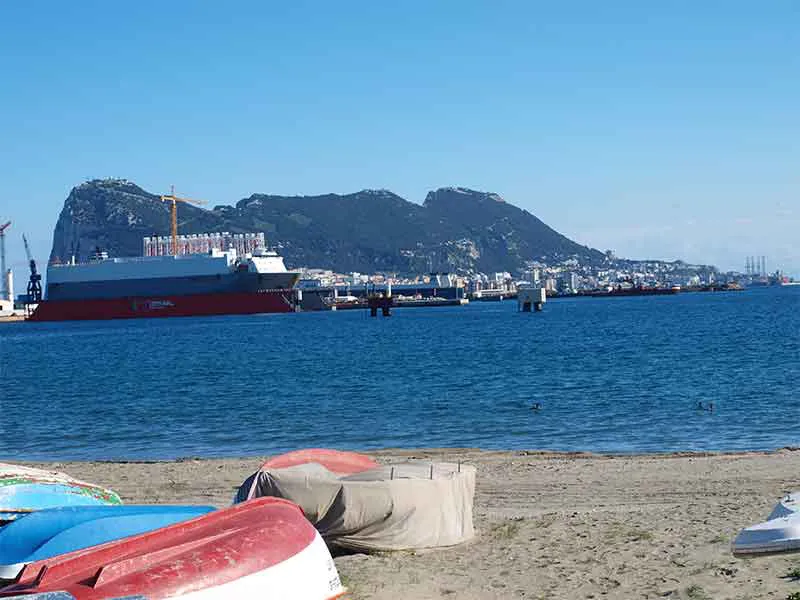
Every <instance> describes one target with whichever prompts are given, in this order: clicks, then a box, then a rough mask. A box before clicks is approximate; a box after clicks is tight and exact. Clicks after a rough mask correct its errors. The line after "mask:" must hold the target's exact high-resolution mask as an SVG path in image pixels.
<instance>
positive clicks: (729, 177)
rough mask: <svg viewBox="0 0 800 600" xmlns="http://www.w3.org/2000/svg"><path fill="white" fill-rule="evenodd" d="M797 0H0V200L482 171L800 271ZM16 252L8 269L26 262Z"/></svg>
mask: <svg viewBox="0 0 800 600" xmlns="http://www.w3.org/2000/svg"><path fill="white" fill-rule="evenodd" d="M799 32H800V2H797V0H771V1H770V2H756V1H755V0H751V1H749V2H741V1H736V0H725V1H712V0H704V1H700V2H698V1H697V0H691V1H662V2H643V1H641V0H636V1H631V2H621V1H620V2H614V1H609V2H600V1H596V0H590V1H588V0H587V1H586V2H571V1H565V2H539V1H533V0H528V1H519V2H510V1H503V0H492V1H489V0H485V1H481V2H473V1H469V0H453V1H445V0H442V1H436V0H403V1H399V2H391V1H385V2H384V1H380V0H365V1H356V0H352V1H351V0H341V1H336V2H333V1H328V0H319V1H317V2H308V1H302V0H292V1H290V2H278V1H254V2H234V1H230V2H220V1H214V2H201V1H192V2H189V1H185V2H184V1H179V0H170V1H164V0H158V1H154V0H152V1H151V0H135V1H134V0H130V1H128V2H109V1H96V2H94V1H88V0H86V1H84V0H75V1H73V2H64V1H61V0H59V1H50V2H46V1H40V0H30V1H25V2H12V1H7V2H0V174H1V175H2V182H1V183H0V185H1V186H2V188H1V189H2V197H1V198H0V221H5V220H9V219H10V220H13V221H14V226H13V230H12V232H13V233H12V232H10V233H9V238H8V241H9V253H10V254H11V258H12V259H13V260H12V262H13V263H14V264H15V266H22V267H23V268H24V254H23V250H22V247H21V242H20V237H19V236H20V234H21V232H22V231H25V232H26V233H27V234H29V237H30V238H31V240H32V242H33V247H34V252H35V253H36V255H37V256H38V258H39V260H40V261H42V262H45V260H46V258H47V255H48V254H49V250H50V244H51V240H52V230H53V226H54V224H55V222H56V219H57V217H58V214H59V211H60V210H61V207H62V205H63V202H64V199H65V198H66V196H67V194H68V193H69V190H70V189H71V188H72V187H73V186H74V185H77V184H79V183H80V182H81V181H83V180H85V179H87V178H94V177H112V176H113V177H124V178H127V179H131V180H133V181H135V182H136V183H138V184H139V185H141V186H142V187H144V188H145V189H147V190H149V191H151V192H165V191H166V190H168V188H169V185H170V184H175V186H176V188H177V191H178V192H179V193H182V194H185V195H187V196H190V197H195V198H203V199H206V200H208V201H209V202H211V203H212V204H230V203H233V202H235V201H236V200H238V199H240V198H243V197H245V196H248V195H250V194H251V193H254V192H263V193H276V194H316V193H326V192H338V193H347V192H352V191H357V190H359V189H363V188H388V189H391V190H392V191H394V192H396V193H398V194H400V195H401V196H404V197H405V198H408V199H409V200H412V201H415V202H421V201H422V200H423V199H424V197H425V194H426V192H427V191H428V190H430V189H433V188H436V187H441V186H447V185H460V186H466V187H472V188H475V189H480V190H486V191H494V192H497V193H499V194H501V195H502V196H504V197H505V198H506V199H507V200H508V201H510V202H512V203H514V204H516V205H518V206H520V207H523V208H526V209H528V210H529V211H531V212H532V213H533V214H535V215H537V216H538V217H540V218H541V219H542V220H544V221H545V222H546V223H548V224H549V225H551V226H552V227H554V228H555V229H557V230H558V231H560V232H562V233H564V234H566V235H568V236H570V237H571V238H573V239H575V240H577V241H579V242H581V243H584V244H588V245H590V246H594V247H597V248H599V249H601V250H605V249H614V250H615V251H616V252H617V254H619V255H621V256H628V257H634V258H647V257H652V258H665V259H674V258H681V259H684V260H687V261H691V262H708V263H712V264H716V265H717V266H719V267H721V268H724V269H729V268H738V269H740V270H741V269H743V268H744V261H745V256H747V255H762V254H763V255H766V256H767V257H768V267H769V269H770V270H772V269H775V268H783V269H784V270H785V271H787V272H789V273H791V274H795V275H800V243H799V242H798V240H800V194H798V192H799V191H800V136H799V135H798V133H800V110H799V108H800V33H799ZM19 277H20V276H19V275H18V279H19Z"/></svg>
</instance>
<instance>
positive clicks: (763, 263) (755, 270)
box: [744, 256, 767, 277]
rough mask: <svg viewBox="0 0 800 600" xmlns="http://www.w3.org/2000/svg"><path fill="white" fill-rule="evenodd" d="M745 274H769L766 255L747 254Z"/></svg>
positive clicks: (756, 275)
mask: <svg viewBox="0 0 800 600" xmlns="http://www.w3.org/2000/svg"><path fill="white" fill-rule="evenodd" d="M744 274H745V275H747V276H749V277H764V276H765V275H767V257H766V256H747V257H745V260H744Z"/></svg>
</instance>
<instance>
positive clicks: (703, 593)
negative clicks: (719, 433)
mask: <svg viewBox="0 0 800 600" xmlns="http://www.w3.org/2000/svg"><path fill="white" fill-rule="evenodd" d="M371 455H372V456H374V457H375V458H377V459H378V460H379V461H381V462H392V461H397V460H405V459H408V458H417V459H434V460H448V461H458V460H461V461H464V462H468V463H470V464H473V465H475V466H476V467H477V469H478V480H477V490H476V498H475V526H476V529H477V537H476V538H475V540H474V541H472V542H470V543H468V544H465V545H463V546H460V547H456V548H448V549H442V550H428V551H424V552H417V553H413V552H400V553H393V554H380V555H369V556H367V555H360V554H354V555H348V556H338V557H337V558H336V565H337V568H338V569H339V573H340V574H341V576H342V578H343V580H344V581H345V583H346V584H347V586H348V588H349V590H350V597H351V598H353V599H354V600H368V599H384V598H385V599H390V598H403V599H405V600H423V599H425V600H427V599H434V598H448V599H461V598H463V599H477V598H536V599H561V598H563V599H572V598H685V599H691V600H702V599H704V598H708V599H714V600H717V599H726V598H731V599H733V598H736V599H742V600H743V599H746V598H748V599H757V598H759V599H760V598H777V599H781V600H782V599H784V598H786V596H787V595H788V594H790V593H792V592H800V581H793V580H792V579H791V578H790V577H787V574H788V573H789V571H791V570H792V569H794V568H796V567H800V554H798V555H795V556H791V555H789V556H777V557H767V558H759V559H751V560H747V561H743V560H738V559H735V558H733V556H732V555H731V553H730V542H731V540H732V538H733V536H734V535H735V534H736V532H737V531H738V530H739V529H740V528H741V527H744V526H747V525H749V524H752V523H755V522H758V521H761V520H763V519H764V518H766V516H767V515H768V514H769V512H770V510H771V509H772V507H773V505H774V504H775V503H776V501H777V500H778V499H779V498H780V496H781V494H782V493H784V492H785V491H787V490H792V489H800V451H795V450H788V449H787V450H779V451H776V452H772V453H749V454H693V455H658V456H622V457H620V456H616V457H608V456H597V455H589V454H585V455H584V454H554V453H536V452H486V451H479V450H451V449H448V450H383V451H379V452H373V453H371ZM9 458H10V457H7V458H6V460H8V459H9ZM265 458H266V457H259V458H248V459H224V460H194V459H186V460H179V461H171V462H153V463H146V462H125V463H120V462H114V463H111V462H59V463H32V466H38V467H42V468H48V469H57V470H61V471H64V472H67V473H69V474H71V475H73V476H75V477H79V478H81V479H85V480H87V481H92V482H95V483H98V484H101V485H105V486H108V487H110V488H113V489H114V490H116V491H117V492H118V493H119V494H120V495H121V496H122V497H123V499H124V501H125V502H127V503H167V502H169V503H204V504H213V505H216V506H220V507H222V506H226V505H228V504H229V503H230V501H231V498H232V496H233V494H234V492H235V491H236V489H237V488H238V486H239V484H240V483H241V482H242V481H243V480H244V479H245V478H246V477H247V476H248V475H249V474H251V473H252V472H253V471H254V470H256V469H257V468H258V466H259V465H260V464H261V463H262V462H263V461H264V459H265Z"/></svg>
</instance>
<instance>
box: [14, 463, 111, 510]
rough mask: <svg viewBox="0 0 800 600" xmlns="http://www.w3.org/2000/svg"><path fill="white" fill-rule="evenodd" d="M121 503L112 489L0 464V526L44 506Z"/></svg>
mask: <svg viewBox="0 0 800 600" xmlns="http://www.w3.org/2000/svg"><path fill="white" fill-rule="evenodd" d="M110 504H122V500H120V497H119V496H118V495H117V494H116V493H115V492H113V491H111V490H109V489H106V488H103V487H100V486H98V485H94V484H92V483H86V482H85V481H79V480H77V479H74V478H72V477H70V476H69V475H65V474H64V473H57V472H55V471H44V470H42V469H33V468H30V467H22V466H20V465H11V464H5V463H0V525H2V524H4V523H7V522H8V521H14V520H16V519H18V518H19V517H21V516H25V515H27V514H29V513H31V512H34V511H37V510H42V509H44V508H53V507H57V506H92V505H95V506H97V505H110Z"/></svg>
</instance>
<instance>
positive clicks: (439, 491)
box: [236, 450, 475, 551]
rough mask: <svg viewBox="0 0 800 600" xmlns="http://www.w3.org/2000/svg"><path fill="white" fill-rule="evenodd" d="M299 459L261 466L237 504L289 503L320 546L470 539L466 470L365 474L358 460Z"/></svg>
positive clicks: (415, 465)
mask: <svg viewBox="0 0 800 600" xmlns="http://www.w3.org/2000/svg"><path fill="white" fill-rule="evenodd" d="M331 452H333V453H334V454H330V453H331ZM305 453H306V454H305V456H304V462H299V461H296V460H294V459H295V458H297V456H298V454H296V453H290V454H289V455H284V456H282V457H277V458H276V459H273V460H272V461H269V462H267V463H265V464H264V465H263V466H262V468H261V469H260V470H259V471H257V472H256V473H254V474H253V475H251V476H250V477H249V478H248V479H247V480H246V481H245V482H244V483H243V484H242V486H241V487H240V488H239V492H238V494H237V496H236V501H237V502H243V501H245V500H249V499H251V498H258V497H262V496H275V497H279V498H286V499H288V500H291V501H292V502H294V503H296V504H297V505H299V506H300V507H301V508H302V509H303V513H304V514H305V515H306V517H307V518H308V519H309V521H311V522H312V523H313V524H314V526H315V527H316V528H317V530H318V531H319V532H320V534H322V536H323V538H324V539H325V541H326V542H328V543H329V544H331V545H333V546H338V547H340V548H344V549H349V550H356V551H381V550H408V549H417V548H432V547H440V546H452V545H455V544H459V543H461V542H464V541H467V540H469V539H470V538H472V537H473V536H474V529H473V524H472V506H473V499H474V495H475V467H473V466H470V465H461V464H455V463H430V462H406V463H400V464H395V465H385V466H375V467H372V468H368V467H369V466H370V465H369V464H368V462H367V461H369V462H372V461H371V459H369V458H368V457H364V456H360V455H355V456H357V457H359V458H358V459H353V457H352V456H350V457H347V460H344V461H343V460H340V459H341V458H343V457H338V456H337V455H336V451H330V450H324V451H321V450H311V451H305ZM349 454H352V453H349ZM293 455H294V456H293ZM287 456H288V459H287ZM342 463H344V464H342ZM284 464H287V465H288V466H283V465H284ZM326 464H327V466H326ZM276 465H278V466H276ZM342 467H343V468H342ZM351 467H355V469H356V470H353V469H352V468H351ZM336 469H338V471H337V470H336Z"/></svg>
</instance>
